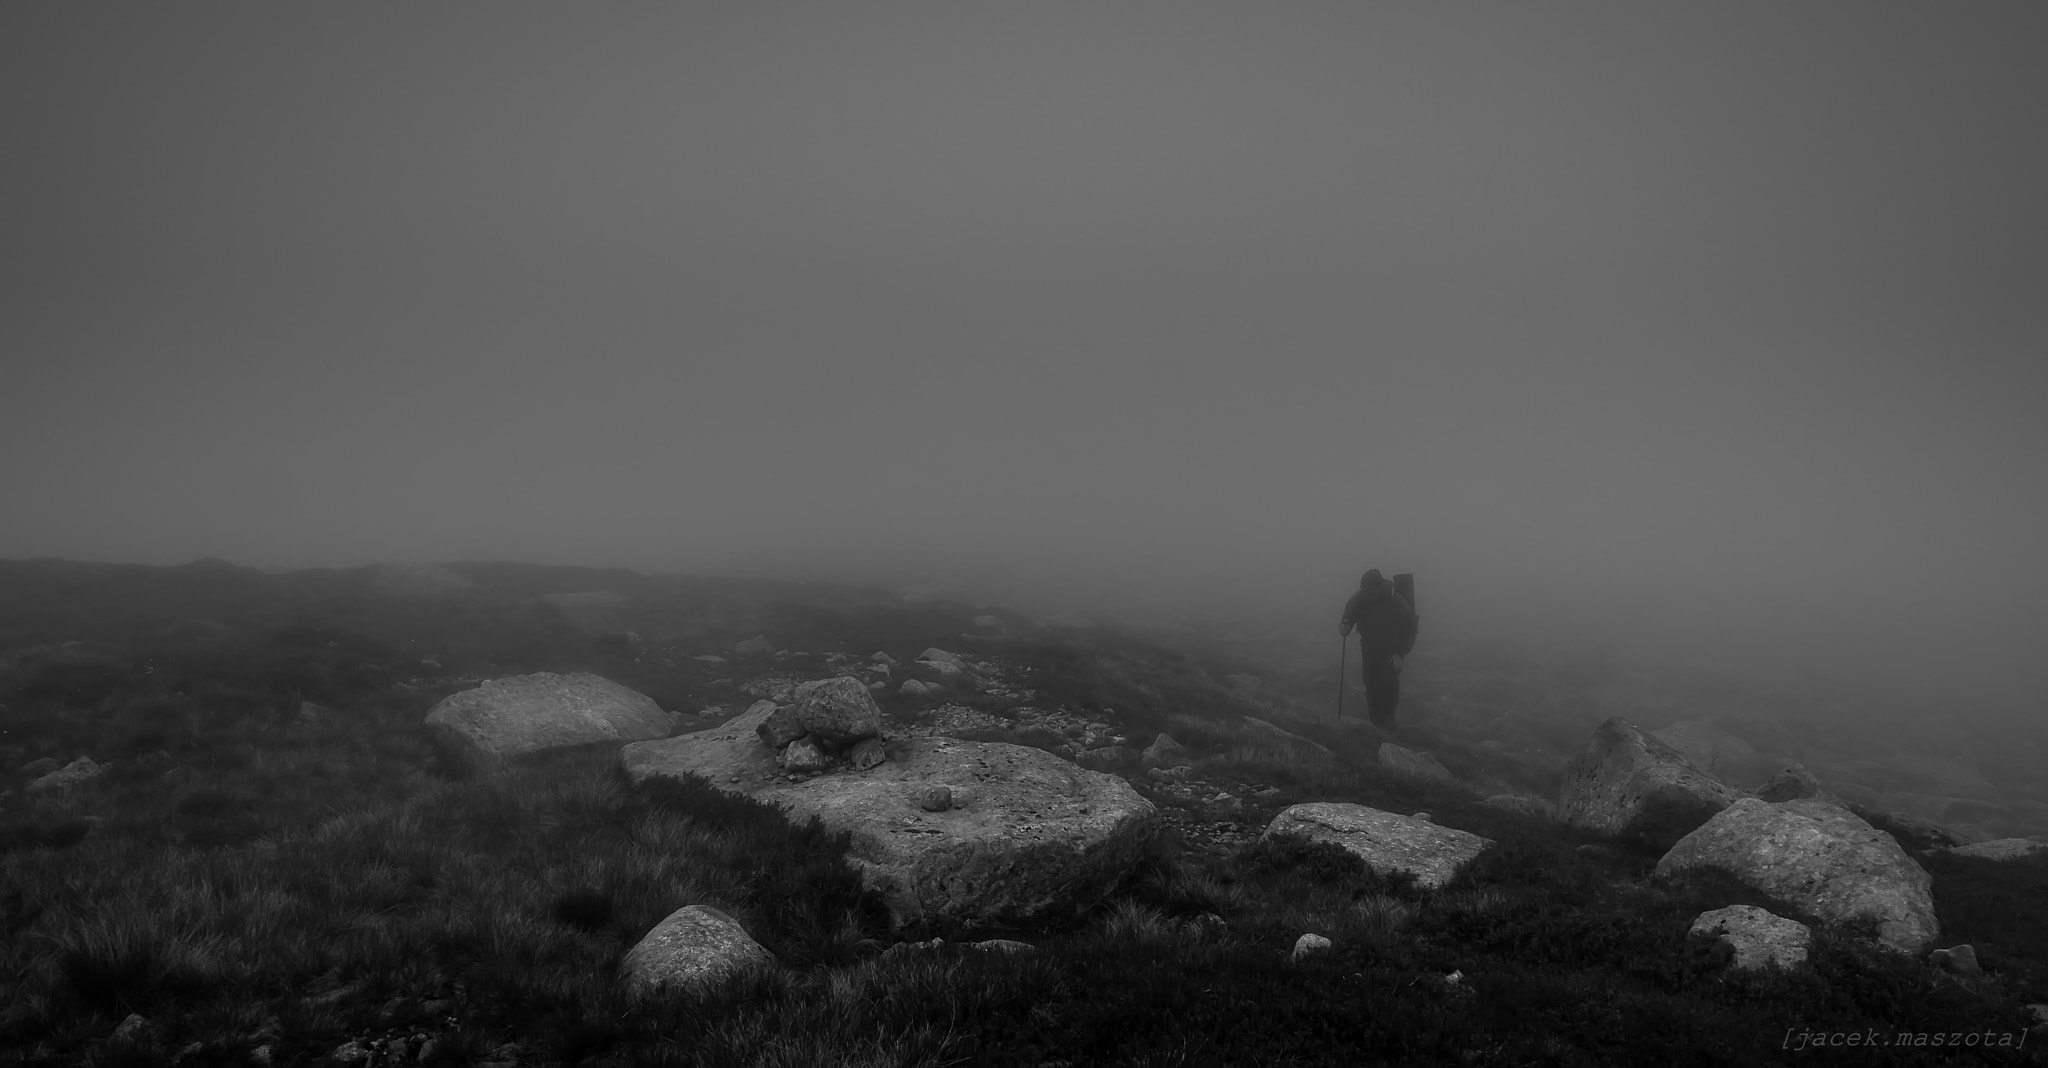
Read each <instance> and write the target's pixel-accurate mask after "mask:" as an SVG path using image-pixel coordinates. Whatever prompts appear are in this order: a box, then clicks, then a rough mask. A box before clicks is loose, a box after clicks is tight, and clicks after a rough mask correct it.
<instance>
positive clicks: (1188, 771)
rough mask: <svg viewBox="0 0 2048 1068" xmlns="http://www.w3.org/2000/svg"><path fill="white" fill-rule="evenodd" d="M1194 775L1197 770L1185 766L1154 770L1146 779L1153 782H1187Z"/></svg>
mask: <svg viewBox="0 0 2048 1068" xmlns="http://www.w3.org/2000/svg"><path fill="white" fill-rule="evenodd" d="M1194 773H1195V769H1193V768H1191V767H1188V766H1187V765H1185V764H1183V765H1181V766H1180V767H1177V768H1153V769H1152V770H1150V771H1148V772H1146V773H1145V777H1146V778H1148V779H1150V780H1152V781H1153V782H1186V781H1188V778H1189V776H1192V775H1193V774H1194Z"/></svg>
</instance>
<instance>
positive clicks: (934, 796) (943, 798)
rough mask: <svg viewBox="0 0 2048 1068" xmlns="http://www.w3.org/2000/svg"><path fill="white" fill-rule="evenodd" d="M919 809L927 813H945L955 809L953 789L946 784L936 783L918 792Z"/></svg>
mask: <svg viewBox="0 0 2048 1068" xmlns="http://www.w3.org/2000/svg"><path fill="white" fill-rule="evenodd" d="M917 807H919V808H921V809H923V810H925V811H926V812H944V811H946V810H947V809H949V808H952V807H953V789H952V787H950V786H947V785H945V784H944V783H935V784H933V785H931V786H927V787H925V788H924V789H923V790H921V791H919V792H918V795H917Z"/></svg>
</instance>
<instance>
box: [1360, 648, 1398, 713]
mask: <svg viewBox="0 0 2048 1068" xmlns="http://www.w3.org/2000/svg"><path fill="white" fill-rule="evenodd" d="M1365 664H1366V667H1365V715H1366V718H1368V719H1370V720H1372V722H1373V724H1374V725H1375V726H1380V727H1384V726H1387V725H1388V724H1389V723H1391V722H1392V721H1393V718H1394V706H1393V705H1392V704H1390V703H1388V701H1387V676H1388V675H1389V674H1391V672H1390V671H1388V670H1387V668H1388V665H1387V658H1386V657H1385V656H1368V657H1366V658H1365Z"/></svg>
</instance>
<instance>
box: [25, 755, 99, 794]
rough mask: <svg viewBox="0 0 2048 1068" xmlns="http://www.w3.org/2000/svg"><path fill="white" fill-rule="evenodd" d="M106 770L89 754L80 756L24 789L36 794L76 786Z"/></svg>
mask: <svg viewBox="0 0 2048 1068" xmlns="http://www.w3.org/2000/svg"><path fill="white" fill-rule="evenodd" d="M106 770H107V769H106V766H105V765H103V764H96V763H94V762H93V759H92V758H91V757H89V756H82V757H79V758H78V759H77V760H74V761H72V762H71V763H69V764H66V765H64V766H63V767H61V768H58V769H57V770H56V771H53V772H50V773H48V774H46V775H44V776H42V777H41V778H39V779H37V780H36V781H34V782H32V783H29V784H28V786H27V787H26V791H27V792H28V793H32V794H36V793H41V792H43V791H45V790H62V789H65V788H66V787H71V786H77V785H79V784H80V783H84V782H89V781H91V780H93V779H96V778H98V777H99V775H100V773H101V772H104V771H106Z"/></svg>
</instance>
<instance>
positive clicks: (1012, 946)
mask: <svg viewBox="0 0 2048 1068" xmlns="http://www.w3.org/2000/svg"><path fill="white" fill-rule="evenodd" d="M967 948H968V949H978V950H981V951H982V952H984V953H1035V952H1037V951H1038V947H1036V946H1034V945H1032V944H1031V943H1029V942H1019V941H1017V940H1016V939H1014V938H985V939H983V940H981V941H979V942H969V943H967Z"/></svg>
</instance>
